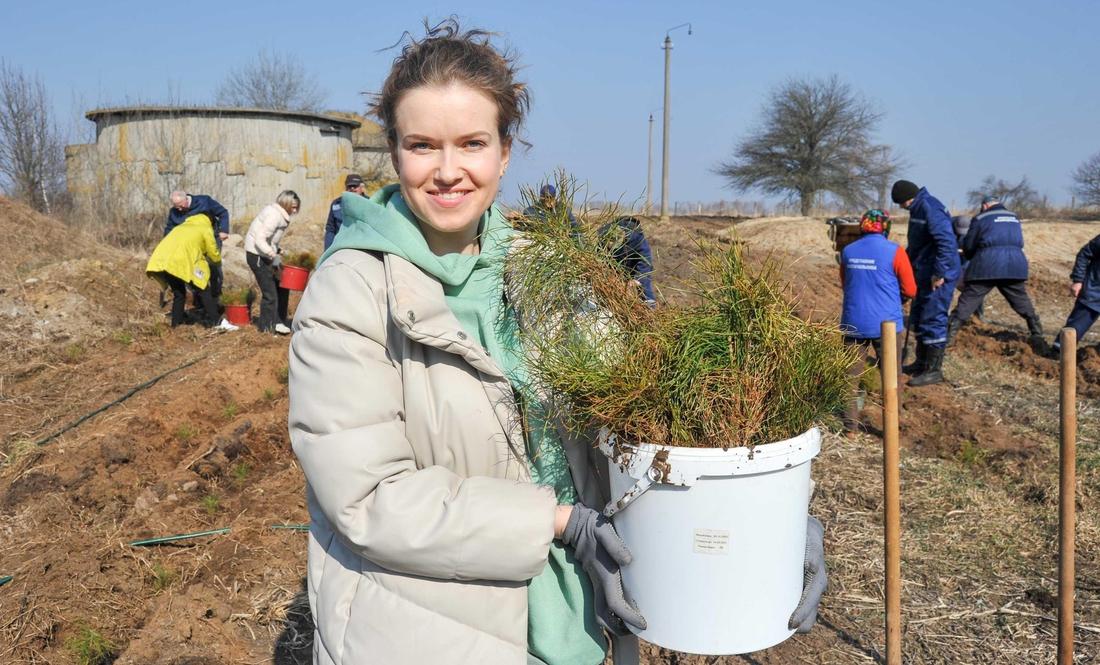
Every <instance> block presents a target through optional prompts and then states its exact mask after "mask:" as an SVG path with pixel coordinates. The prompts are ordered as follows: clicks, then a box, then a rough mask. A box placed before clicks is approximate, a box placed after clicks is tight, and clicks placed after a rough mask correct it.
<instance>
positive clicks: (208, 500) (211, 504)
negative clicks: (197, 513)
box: [202, 492, 222, 515]
mask: <svg viewBox="0 0 1100 665" xmlns="http://www.w3.org/2000/svg"><path fill="white" fill-rule="evenodd" d="M221 499H222V497H221V495H220V494H217V493H215V492H211V493H210V494H207V495H206V496H204V497H203V498H202V507H203V508H206V512H208V513H210V514H211V515H214V514H216V513H217V512H218V502H219V501H221Z"/></svg>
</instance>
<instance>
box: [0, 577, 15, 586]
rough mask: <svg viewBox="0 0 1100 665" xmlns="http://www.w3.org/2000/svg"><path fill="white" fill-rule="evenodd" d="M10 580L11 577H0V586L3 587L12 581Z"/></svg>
mask: <svg viewBox="0 0 1100 665" xmlns="http://www.w3.org/2000/svg"><path fill="white" fill-rule="evenodd" d="M12 579H13V578H12V576H11V575H8V576H7V577H0V586H4V585H5V584H7V583H8V582H10V581H12Z"/></svg>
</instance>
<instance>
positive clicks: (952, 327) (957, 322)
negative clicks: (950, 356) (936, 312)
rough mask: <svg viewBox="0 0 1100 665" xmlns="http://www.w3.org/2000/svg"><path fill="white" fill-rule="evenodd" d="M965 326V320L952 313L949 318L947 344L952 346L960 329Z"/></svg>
mask: <svg viewBox="0 0 1100 665" xmlns="http://www.w3.org/2000/svg"><path fill="white" fill-rule="evenodd" d="M962 327H963V320H962V319H960V318H958V317H957V316H955V315H954V314H952V315H951V316H950V318H948V319H947V346H951V345H952V344H954V343H955V337H956V336H958V334H959V330H960V329H962Z"/></svg>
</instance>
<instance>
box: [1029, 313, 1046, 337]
mask: <svg viewBox="0 0 1100 665" xmlns="http://www.w3.org/2000/svg"><path fill="white" fill-rule="evenodd" d="M1027 334H1028V335H1030V336H1031V337H1042V336H1043V322H1042V321H1040V320H1039V315H1038V314H1036V315H1035V316H1033V317H1031V318H1030V319H1027Z"/></svg>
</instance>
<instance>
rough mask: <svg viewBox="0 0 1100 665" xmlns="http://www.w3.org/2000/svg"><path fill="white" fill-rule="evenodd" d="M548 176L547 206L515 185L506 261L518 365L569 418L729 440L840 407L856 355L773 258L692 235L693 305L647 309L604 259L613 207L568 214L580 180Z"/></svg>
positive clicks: (776, 435) (692, 441)
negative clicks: (808, 307) (812, 311)
mask: <svg viewBox="0 0 1100 665" xmlns="http://www.w3.org/2000/svg"><path fill="white" fill-rule="evenodd" d="M557 187H558V191H559V192H560V194H559V199H558V203H557V204H556V205H552V206H550V207H549V208H545V207H543V205H544V204H542V203H540V202H539V200H538V197H537V196H536V195H535V193H534V191H532V190H527V191H525V192H524V198H525V199H526V202H527V203H529V204H530V206H529V211H530V210H533V211H534V212H533V213H532V212H529V213H527V214H526V215H524V217H523V218H522V219H521V220H519V221H518V222H517V224H516V226H517V228H518V229H519V230H520V231H521V235H520V236H519V239H518V240H517V242H515V243H514V247H513V250H512V252H510V254H509V256H508V258H507V259H506V262H505V268H504V270H505V279H506V284H507V289H508V294H509V297H510V299H511V302H512V304H513V307H514V309H515V311H516V314H517V317H518V323H519V330H520V339H521V342H522V343H523V345H524V347H525V348H526V349H527V350H528V352H529V354H528V358H529V359H528V361H527V363H528V367H527V370H528V373H529V374H530V376H531V380H532V382H533V383H534V385H535V387H536V389H537V390H539V392H540V393H541V394H542V395H544V399H545V400H546V402H547V403H548V405H549V406H550V408H551V409H553V410H555V411H556V413H557V415H559V416H562V417H563V418H564V420H565V422H566V423H567V424H568V425H569V426H571V427H573V428H574V429H577V430H587V429H590V428H606V429H608V430H609V431H611V432H614V433H615V434H617V435H618V436H619V437H620V438H622V439H624V440H625V441H629V442H646V443H653V444H659V445H668V446H683V447H711V448H726V447H731V446H751V445H757V444H762V443H768V442H773V441H780V440H784V439H787V438H790V437H792V436H795V435H797V434H800V433H802V432H804V431H806V430H807V429H809V428H810V427H811V426H813V425H814V424H815V423H817V422H819V421H821V420H823V419H825V418H827V417H829V416H830V415H831V414H832V413H834V412H835V411H836V410H838V409H839V408H840V407H841V406H842V405H843V403H844V401H845V399H846V398H847V396H848V390H849V388H848V375H847V372H848V368H849V367H850V366H851V364H852V363H853V362H854V361H855V357H854V354H853V352H852V351H851V350H850V349H848V348H846V347H845V346H844V344H843V339H842V337H841V335H840V334H839V332H838V330H839V328H838V326H837V323H836V321H829V320H825V321H811V320H807V319H803V318H800V317H798V316H796V315H795V313H794V311H793V309H792V307H791V304H790V299H789V296H790V289H789V286H788V285H787V283H786V282H785V281H783V279H782V275H781V266H780V264H779V262H778V261H777V260H776V259H775V258H773V257H771V256H769V257H767V258H765V259H764V261H763V263H762V265H760V266H759V267H754V266H753V265H751V264H750V262H749V261H748V260H747V256H746V251H745V248H744V247H743V245H741V244H740V243H738V242H733V243H731V244H729V245H728V246H727V247H720V246H715V245H709V244H700V246H699V248H698V249H699V251H698V257H697V259H696V267H697V276H696V278H695V279H694V282H693V283H692V284H691V289H692V290H693V291H695V295H696V296H697V300H698V302H700V303H701V304H698V305H695V306H691V307H684V308H671V307H661V308H657V309H653V308H650V307H649V306H648V305H647V304H645V303H644V302H642V299H641V297H640V295H639V292H638V290H637V288H636V287H635V286H634V285H632V284H631V282H630V280H629V278H628V277H627V276H626V275H624V274H623V273H622V272H621V269H620V268H619V266H618V264H616V262H615V260H614V258H613V253H614V250H615V246H616V244H617V243H619V242H621V234H619V233H616V232H615V226H614V225H613V224H612V225H611V226H608V225H609V224H611V223H612V222H613V221H614V220H615V219H616V218H617V216H618V214H617V211H615V210H613V209H612V210H607V211H605V212H603V213H599V214H596V215H593V216H589V217H587V218H586V219H585V220H583V221H580V222H574V221H571V219H570V215H569V210H570V207H571V205H572V199H573V197H574V195H575V194H576V183H575V181H574V180H572V179H571V178H569V177H568V176H566V175H564V174H560V175H559V177H558V184H557ZM547 396H548V397H547Z"/></svg>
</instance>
